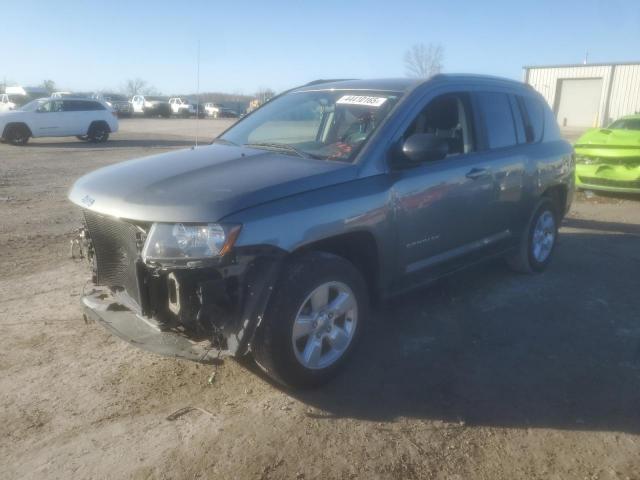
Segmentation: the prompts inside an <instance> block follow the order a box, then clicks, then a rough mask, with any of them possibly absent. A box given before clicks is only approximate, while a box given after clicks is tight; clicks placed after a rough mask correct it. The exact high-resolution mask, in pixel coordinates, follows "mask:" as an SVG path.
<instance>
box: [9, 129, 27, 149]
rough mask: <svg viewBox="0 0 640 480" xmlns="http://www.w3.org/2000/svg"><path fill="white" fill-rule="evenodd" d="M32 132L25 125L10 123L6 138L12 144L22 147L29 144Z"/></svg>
mask: <svg viewBox="0 0 640 480" xmlns="http://www.w3.org/2000/svg"><path fill="white" fill-rule="evenodd" d="M30 136H31V132H29V129H28V128H27V127H26V126H24V125H10V126H9V127H7V130H6V132H5V138H6V140H7V141H8V142H9V143H10V144H11V145H15V146H18V147H22V146H24V145H26V144H27V142H28V141H29V137H30Z"/></svg>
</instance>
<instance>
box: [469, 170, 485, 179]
mask: <svg viewBox="0 0 640 480" xmlns="http://www.w3.org/2000/svg"><path fill="white" fill-rule="evenodd" d="M488 175H489V170H487V169H486V168H472V169H471V170H469V171H468V172H467V174H466V175H465V177H467V178H470V179H472V180H477V179H478V178H482V177H486V176H488Z"/></svg>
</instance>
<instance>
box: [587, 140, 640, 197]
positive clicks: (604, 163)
mask: <svg viewBox="0 0 640 480" xmlns="http://www.w3.org/2000/svg"><path fill="white" fill-rule="evenodd" d="M576 153H577V158H576V187H577V188H582V189H590V190H603V191H609V192H620V193H640V151H637V152H636V151H635V150H634V151H633V152H631V154H633V156H629V153H628V152H624V153H626V154H627V155H626V156H623V155H620V156H602V155H601V156H596V155H591V154H590V155H587V154H585V153H583V151H581V150H579V149H576ZM590 153H591V152H590ZM607 153H608V154H609V155H611V152H607Z"/></svg>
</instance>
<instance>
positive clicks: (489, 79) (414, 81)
mask: <svg viewBox="0 0 640 480" xmlns="http://www.w3.org/2000/svg"><path fill="white" fill-rule="evenodd" d="M427 81H432V82H461V81H473V82H482V83H500V84H503V85H509V86H518V87H523V86H526V85H525V84H524V83H522V82H521V81H518V80H511V79H508V78H502V77H494V76H491V75H475V74H460V73H446V74H443V73H440V74H437V75H434V76H433V77H430V78H378V79H354V80H326V81H324V80H316V81H313V82H310V83H308V84H306V85H303V86H301V87H298V88H295V89H294V90H296V91H311V90H331V89H336V90H381V91H391V92H407V91H409V90H411V89H413V88H414V87H416V86H417V85H420V84H422V83H425V82H427Z"/></svg>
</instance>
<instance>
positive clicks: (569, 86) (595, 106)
mask: <svg viewBox="0 0 640 480" xmlns="http://www.w3.org/2000/svg"><path fill="white" fill-rule="evenodd" d="M559 82H560V88H559V89H558V90H559V94H560V98H559V100H558V102H557V109H556V112H557V115H558V123H559V124H560V125H561V126H563V127H594V126H597V125H598V117H599V110H600V98H601V96H602V78H575V79H564V80H559Z"/></svg>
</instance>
